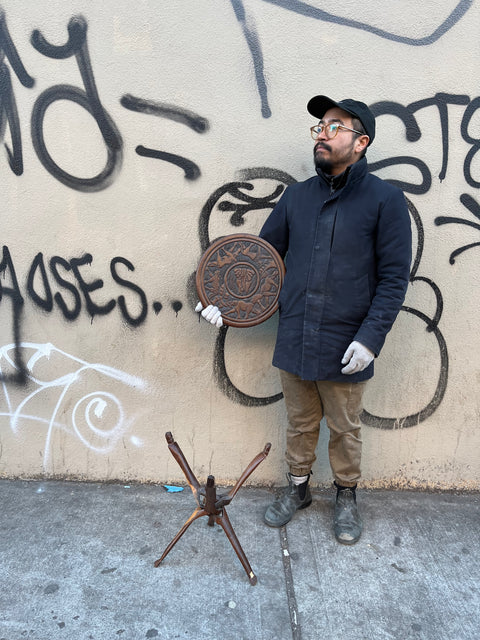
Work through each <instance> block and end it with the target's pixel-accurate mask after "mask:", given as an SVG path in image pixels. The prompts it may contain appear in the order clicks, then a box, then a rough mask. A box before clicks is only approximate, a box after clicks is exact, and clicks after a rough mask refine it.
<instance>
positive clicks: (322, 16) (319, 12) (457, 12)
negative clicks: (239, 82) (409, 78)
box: [230, 0, 473, 118]
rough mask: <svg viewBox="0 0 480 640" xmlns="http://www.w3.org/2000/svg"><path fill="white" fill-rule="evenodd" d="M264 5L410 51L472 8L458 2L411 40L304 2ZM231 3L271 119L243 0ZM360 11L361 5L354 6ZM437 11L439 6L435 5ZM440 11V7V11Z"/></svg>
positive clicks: (272, 0) (258, 49)
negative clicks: (431, 29) (366, 34)
mask: <svg viewBox="0 0 480 640" xmlns="http://www.w3.org/2000/svg"><path fill="white" fill-rule="evenodd" d="M263 1H264V2H266V3H268V4H273V5H275V6H277V7H279V8H280V9H283V10H286V11H291V12H293V13H296V14H298V15H301V16H304V17H305V18H309V19H313V20H320V21H321V22H326V23H331V24H336V25H338V26H343V27H348V28H351V29H357V30H359V31H364V32H366V33H371V34H372V35H374V36H377V37H379V38H382V39H384V40H389V41H391V42H398V43H400V44H406V45H409V46H412V47H423V46H426V45H429V44H433V43H434V42H436V41H437V40H439V39H440V38H441V37H442V36H443V35H445V34H446V33H447V32H448V31H450V29H452V28H453V27H454V26H455V25H456V24H457V23H458V22H459V21H460V20H461V19H462V18H463V16H464V15H465V14H466V13H467V11H468V10H469V9H470V8H471V7H472V5H473V0H460V1H459V2H458V3H457V4H456V5H455V6H453V8H452V11H451V12H450V15H448V16H447V18H445V19H444V20H442V21H441V22H440V24H439V25H438V26H437V27H436V28H435V29H434V30H433V31H432V33H430V34H428V35H426V36H424V37H422V38H414V37H411V36H408V35H401V34H397V33H392V32H391V31H387V30H385V29H381V28H379V27H376V26H374V25H372V24H368V23H366V22H362V21H361V20H354V19H352V18H346V17H343V16H341V15H336V14H333V13H329V12H328V11H324V10H323V9H320V8H319V7H317V6H315V5H313V4H310V3H309V2H307V1H305V0H263ZM230 2H231V3H232V7H233V10H234V12H235V16H236V18H237V20H238V21H239V23H240V25H241V27H242V31H243V35H244V37H245V40H246V42H247V45H248V48H249V49H250V53H251V56H252V62H253V67H254V71H255V81H256V83H257V91H258V94H259V96H260V101H261V111H262V115H263V117H264V118H269V117H270V116H271V115H272V111H271V109H270V106H269V103H268V93H267V81H266V78H265V72H264V58H263V52H262V46H261V42H260V39H259V37H258V34H257V31H256V28H255V24H254V21H253V17H252V16H251V15H250V16H249V15H247V13H246V11H245V5H244V0H230ZM358 6H359V7H361V5H358ZM439 8H440V5H439ZM442 9H443V7H442ZM417 24H418V14H416V15H415V26H416V25H417Z"/></svg>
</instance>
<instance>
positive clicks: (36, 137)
mask: <svg viewBox="0 0 480 640" xmlns="http://www.w3.org/2000/svg"><path fill="white" fill-rule="evenodd" d="M68 36H69V37H68V41H67V43H66V44H64V45H62V46H54V45H52V44H50V43H49V42H47V41H46V40H45V38H44V36H43V35H42V34H41V33H40V31H38V30H35V31H34V32H33V33H32V38H31V42H32V45H33V46H34V48H35V49H36V50H37V51H38V52H39V53H41V54H43V55H44V56H46V57H48V58H54V59H57V60H64V59H66V58H70V57H72V56H74V57H75V59H76V61H77V65H78V68H79V71H80V75H81V77H82V80H83V84H84V87H85V89H84V90H83V89H79V88H78V87H72V86H69V85H60V84H59V85H56V86H53V87H50V88H49V89H46V90H45V91H44V92H43V93H41V94H40V96H39V97H38V98H37V100H36V102H35V105H34V107H33V111H32V142H33V146H34V148H35V151H36V152H37V156H38V157H39V159H40V161H41V162H42V164H43V166H44V167H45V169H46V170H47V171H48V172H49V173H51V174H52V176H54V177H55V178H57V180H60V182H62V183H63V184H64V185H66V186H67V187H71V188H75V189H79V190H82V191H99V190H101V189H105V188H106V187H108V186H109V185H110V184H111V183H112V182H113V180H114V177H115V175H116V174H117V173H118V171H119V169H120V166H121V164H122V156H123V152H122V147H123V141H122V137H121V135H120V133H119V131H118V129H117V128H116V126H115V124H114V122H113V120H112V119H111V117H110V116H109V115H108V113H107V112H106V110H105V109H104V107H103V105H102V103H101V102H100V98H99V96H98V91H97V88H96V86H95V79H94V76H93V71H92V65H91V62H90V56H89V52H88V47H87V38H86V36H87V23H86V21H85V19H84V18H83V17H81V16H80V17H76V18H72V19H71V20H70V23H69V25H68ZM58 100H67V101H71V102H74V103H76V104H78V105H80V106H81V107H83V108H84V109H85V110H86V111H88V112H89V113H90V114H91V115H92V116H93V118H94V119H95V121H96V123H97V125H98V128H99V130H100V132H101V134H102V137H103V140H104V142H105V146H106V148H107V162H106V165H105V167H104V169H103V171H101V173H99V174H98V175H96V176H94V177H93V178H79V177H77V176H73V175H71V174H69V173H68V172H67V171H64V170H63V169H62V168H61V167H59V166H58V164H57V163H56V162H55V161H54V160H53V158H52V157H51V155H50V154H49V152H48V150H47V147H46V144H45V139H44V135H43V122H44V118H45V113H46V111H47V109H48V107H49V106H50V105H51V104H53V103H54V102H57V101H58Z"/></svg>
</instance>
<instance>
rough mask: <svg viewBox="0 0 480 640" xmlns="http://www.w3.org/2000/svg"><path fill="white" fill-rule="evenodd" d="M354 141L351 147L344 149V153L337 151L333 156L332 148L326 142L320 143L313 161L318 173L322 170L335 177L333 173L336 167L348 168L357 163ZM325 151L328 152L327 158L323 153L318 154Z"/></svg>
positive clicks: (316, 147) (314, 151) (314, 150)
mask: <svg viewBox="0 0 480 640" xmlns="http://www.w3.org/2000/svg"><path fill="white" fill-rule="evenodd" d="M353 147H354V141H352V144H351V146H350V147H347V148H346V149H343V150H342V151H338V150H337V151H335V152H334V153H333V154H332V147H330V145H328V144H327V143H325V142H318V143H317V144H316V145H315V147H314V149H313V161H314V163H315V169H316V170H317V171H319V170H321V171H323V173H326V174H328V175H333V172H334V170H335V168H336V167H338V166H339V165H340V166H343V167H347V166H348V165H350V164H352V163H353V162H355V157H354V153H353ZM320 148H322V149H325V150H326V151H328V155H327V156H325V155H324V154H322V153H317V150H318V149H320Z"/></svg>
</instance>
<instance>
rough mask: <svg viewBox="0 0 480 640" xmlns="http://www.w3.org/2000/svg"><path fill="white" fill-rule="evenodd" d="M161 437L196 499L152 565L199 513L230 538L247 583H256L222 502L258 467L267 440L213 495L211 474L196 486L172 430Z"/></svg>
mask: <svg viewBox="0 0 480 640" xmlns="http://www.w3.org/2000/svg"><path fill="white" fill-rule="evenodd" d="M165 438H166V440H167V442H168V448H169V449H170V452H171V454H172V455H173V457H174V458H175V460H176V461H177V462H178V464H179V466H180V468H181V469H182V471H183V473H184V474H185V477H186V479H187V482H188V485H189V487H190V489H191V490H192V493H193V495H194V497H195V500H196V502H197V508H196V509H195V511H194V512H193V513H192V515H191V516H190V517H189V518H188V520H187V521H186V522H185V524H184V525H183V527H182V528H181V529H180V531H179V532H178V533H177V535H176V536H175V537H174V538H173V540H172V541H171V542H170V544H169V545H168V546H167V548H166V549H165V551H164V552H163V554H162V557H161V558H160V559H159V560H156V561H155V563H154V566H155V567H158V566H160V563H161V562H162V560H163V559H164V558H165V557H166V556H167V554H168V553H169V552H170V551H171V550H172V549H173V547H174V546H175V544H176V543H177V542H178V540H179V539H180V538H181V537H182V536H183V534H184V533H185V531H186V530H187V529H188V527H189V526H190V525H191V524H192V522H193V521H194V520H197V519H198V518H201V517H202V516H208V525H209V526H211V527H213V525H214V524H215V523H217V524H219V525H220V526H221V527H222V529H223V530H224V531H225V533H226V535H227V538H228V539H229V540H230V543H231V545H232V547H233V548H234V550H235V553H236V554H237V556H238V559H239V560H240V562H241V563H242V566H243V568H244V569H245V571H246V572H247V575H248V579H249V580H250V584H252V585H255V584H257V577H256V575H255V574H254V573H253V571H252V567H251V566H250V564H249V562H248V560H247V556H246V555H245V552H244V551H243V549H242V547H241V545H240V542H239V541H238V538H237V536H236V535H235V531H234V530H233V527H232V523H231V522H230V520H229V518H228V515H227V511H226V509H225V506H226V505H227V504H230V502H231V501H232V500H233V498H234V497H235V495H236V493H237V491H238V490H239V489H240V487H241V486H242V484H243V483H244V482H245V480H246V479H247V478H248V476H249V475H250V474H251V473H252V472H253V471H254V470H255V469H256V468H257V467H258V465H259V464H260V463H261V462H263V460H265V458H266V457H267V455H268V453H269V451H270V447H271V444H270V443H269V442H268V443H267V444H266V445H265V448H264V450H263V451H262V452H261V453H259V454H258V455H257V456H256V457H255V458H254V459H253V460H252V461H251V462H250V464H249V465H248V466H247V468H246V469H245V471H244V472H243V473H242V475H241V476H240V478H239V480H238V481H237V483H236V485H235V486H234V487H233V489H231V490H230V491H229V493H228V494H226V495H223V496H222V495H221V496H217V490H216V487H215V478H214V477H213V476H208V478H207V483H206V485H205V487H204V488H203V487H200V484H199V483H198V480H197V478H196V477H195V475H194V473H193V471H192V470H191V469H190V466H189V464H188V462H187V461H186V459H185V456H184V455H183V452H182V450H181V449H180V447H179V446H178V444H177V443H176V442H175V441H174V439H173V436H172V434H171V433H170V431H168V432H167V433H166V434H165Z"/></svg>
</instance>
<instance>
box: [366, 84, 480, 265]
mask: <svg viewBox="0 0 480 640" xmlns="http://www.w3.org/2000/svg"><path fill="white" fill-rule="evenodd" d="M449 106H466V109H465V111H464V113H463V116H462V121H461V124H460V134H461V136H462V138H463V140H464V141H465V142H466V143H467V144H469V145H470V149H469V150H468V152H467V154H466V155H465V159H464V163H463V177H464V179H465V182H466V183H467V184H468V185H469V186H470V187H473V188H475V189H478V188H480V178H478V177H477V176H474V175H473V173H472V168H473V167H474V166H475V162H476V161H477V160H478V156H477V154H478V152H479V151H480V136H478V135H477V136H474V135H472V134H471V132H470V129H471V123H472V120H473V119H474V117H475V116H476V117H478V115H479V114H480V98H479V97H477V98H474V99H473V100H472V101H470V98H469V96H466V95H462V94H447V93H437V94H436V95H435V96H433V98H427V99H424V100H418V101H416V102H412V103H411V104H409V105H407V106H403V105H400V104H398V103H397V102H377V103H375V104H373V105H371V109H372V111H373V113H374V114H375V116H376V117H377V118H379V117H380V116H382V115H393V116H395V117H397V118H399V119H400V120H401V122H402V123H403V125H404V127H405V136H406V139H407V140H408V142H416V141H417V140H419V139H420V137H421V135H422V131H421V129H420V127H419V125H418V121H417V119H416V117H415V114H416V113H417V112H418V111H420V110H421V109H425V108H428V107H435V108H436V109H437V110H438V114H439V116H440V128H441V140H442V166H441V169H440V173H439V174H438V178H439V179H440V180H444V179H445V178H446V175H447V168H448V158H449V139H450V133H451V132H450V122H449V110H448V107H449ZM401 165H410V166H412V167H414V168H415V169H418V171H419V173H420V176H421V181H420V182H419V183H411V182H406V181H404V180H390V182H392V183H393V184H396V185H397V186H399V187H400V188H401V189H403V191H405V192H406V193H412V194H416V195H422V194H425V193H427V192H428V191H429V190H430V187H431V185H432V174H431V171H430V169H429V168H428V165H427V163H426V162H424V161H423V160H421V159H420V158H416V157H413V156H398V157H393V158H387V159H384V160H380V161H378V162H374V163H372V164H370V165H369V170H370V171H372V172H373V171H379V170H381V169H383V168H385V167H391V166H401ZM460 202H461V203H462V205H463V206H464V207H466V208H467V209H468V210H469V211H470V212H471V213H472V214H473V215H474V216H475V218H477V219H480V205H479V204H478V202H477V201H476V200H475V199H474V198H473V197H472V196H471V195H469V194H468V193H463V194H461V196H460ZM435 224H436V225H437V226H441V225H445V224H461V225H465V226H468V227H472V228H474V229H476V230H479V231H480V224H478V223H476V222H472V221H471V220H468V219H464V218H460V217H456V216H437V217H436V218H435ZM478 246H480V242H472V243H469V244H467V245H465V246H462V247H459V248H458V249H456V250H454V251H453V252H452V253H451V255H450V264H453V263H454V262H455V258H456V257H457V256H459V255H460V254H461V253H463V252H464V251H467V250H468V249H472V248H474V247H478Z"/></svg>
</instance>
